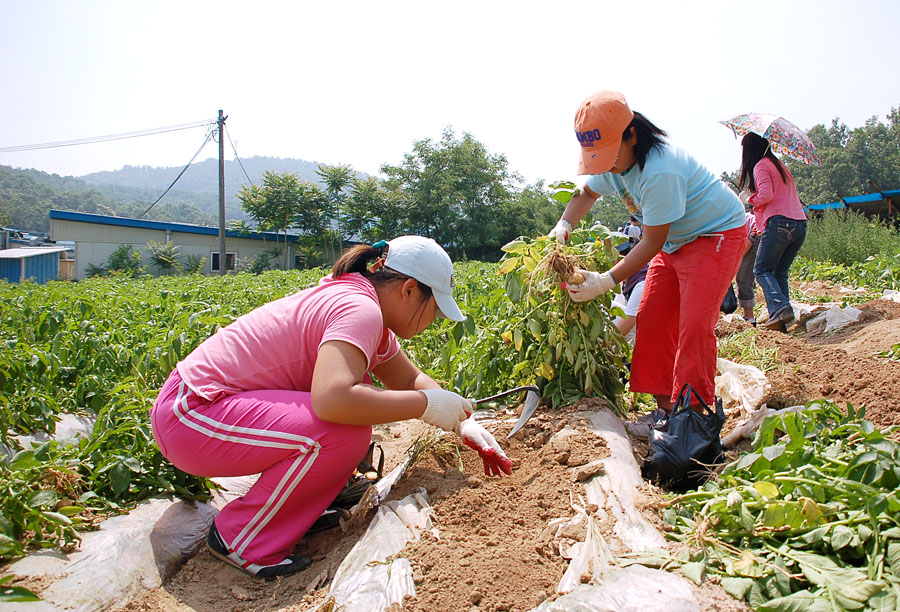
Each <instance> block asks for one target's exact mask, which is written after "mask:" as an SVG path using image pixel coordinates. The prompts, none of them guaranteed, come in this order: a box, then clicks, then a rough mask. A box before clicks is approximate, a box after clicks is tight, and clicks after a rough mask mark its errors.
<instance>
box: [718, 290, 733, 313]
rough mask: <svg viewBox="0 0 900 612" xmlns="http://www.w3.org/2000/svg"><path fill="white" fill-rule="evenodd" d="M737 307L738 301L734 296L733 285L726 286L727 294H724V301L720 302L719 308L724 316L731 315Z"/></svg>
mask: <svg viewBox="0 0 900 612" xmlns="http://www.w3.org/2000/svg"><path fill="white" fill-rule="evenodd" d="M737 307H738V299H737V296H736V295H735V294H734V283H732V284H730V285H728V293H726V294H725V299H724V300H722V306H721V307H720V308H719V310H721V311H722V312H724V313H725V314H731V313H732V312H734V311H735V310H737Z"/></svg>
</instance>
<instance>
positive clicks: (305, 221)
mask: <svg viewBox="0 0 900 612" xmlns="http://www.w3.org/2000/svg"><path fill="white" fill-rule="evenodd" d="M332 213H333V211H332V208H331V204H330V202H329V199H328V196H327V195H326V194H325V192H324V191H323V190H322V188H321V187H319V186H318V185H317V184H315V183H313V182H311V181H301V182H300V193H299V206H298V208H297V210H296V212H295V214H294V218H293V219H292V220H291V227H293V228H294V229H296V230H297V231H298V233H299V234H300V239H299V242H300V244H299V245H298V250H301V251H302V250H303V249H304V248H305V247H314V248H320V249H321V251H322V253H326V254H327V253H328V252H329V245H333V244H336V243H337V242H338V239H337V236H335V235H334V234H333V233H329V231H332V230H329V227H330V222H331V219H332ZM330 250H331V253H332V255H331V256H333V248H332V249H330ZM306 259H308V258H306ZM309 261H310V262H311V263H310V265H318V264H317V263H312V260H311V259H309Z"/></svg>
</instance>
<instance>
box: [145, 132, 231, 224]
mask: <svg viewBox="0 0 900 612" xmlns="http://www.w3.org/2000/svg"><path fill="white" fill-rule="evenodd" d="M214 133H215V131H214V130H210V131H209V133H208V134H207V135H206V140H204V141H203V144H202V145H200V148H199V149H197V152H196V153H194V156H193V157H192V158H191V161H189V162H188V163H187V165H185V167H184V168H182V169H181V172H179V173H178V176H176V177H175V180H174V181H172V184H171V185H169V186H168V187H166V190H165V191H163V192H162V194H161V195H160V196H159V197H158V198H156V200H155V201H154V202H153V204H151V205H150V206H149V207H148V208H147V210H145V211H144V213H143V214H142V215H141V216H142V217H145V216H146V215H147V213H148V212H150V209H152V208H153V207H154V206H156V204H157V203H158V202H159V201H160V200H162V199H163V196H165V195H166V194H167V193H169V190H170V189H171V188H172V187H174V186H175V183H177V182H178V179H180V178H181V175H182V174H184V173H185V172H186V171H187V169H188V168H189V167H190V166H191V164H193V163H194V160H195V159H197V156H198V155H200V151H202V150H203V147H205V146H206V143H208V142H209V141H210V140H211V139H212V137H213V134H214Z"/></svg>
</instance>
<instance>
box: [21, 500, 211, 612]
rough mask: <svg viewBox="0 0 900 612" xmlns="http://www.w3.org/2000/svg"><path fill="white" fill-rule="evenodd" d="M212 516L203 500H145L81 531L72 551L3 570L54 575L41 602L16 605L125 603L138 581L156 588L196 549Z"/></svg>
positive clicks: (83, 608) (85, 611)
mask: <svg viewBox="0 0 900 612" xmlns="http://www.w3.org/2000/svg"><path fill="white" fill-rule="evenodd" d="M214 516H215V509H213V508H212V507H211V506H210V505H208V504H201V503H198V504H191V503H190V502H181V501H178V502H172V501H171V500H168V499H159V498H156V499H150V500H147V501H145V502H142V503H141V504H139V505H138V506H137V508H135V509H134V510H133V511H132V512H131V513H129V514H124V515H121V516H114V517H112V518H110V519H107V520H105V521H103V523H101V524H100V529H99V530H98V531H94V532H89V533H86V534H84V536H83V539H82V542H81V549H80V550H79V551H77V552H74V553H71V554H68V555H55V556H49V555H47V556H40V555H30V556H28V557H25V558H24V559H21V560H19V561H17V562H15V563H13V564H12V565H10V566H9V567H8V568H7V569H8V571H9V572H11V573H14V574H16V575H18V576H28V577H34V578H37V577H44V578H49V577H58V578H57V579H56V580H54V581H53V583H52V584H51V585H50V586H49V587H47V588H46V589H45V590H44V591H43V593H42V594H41V596H42V597H43V599H44V601H42V602H35V603H28V604H22V605H27V606H28V607H27V608H22V610H28V611H29V612H50V611H56V610H65V611H66V612H99V611H101V610H106V609H108V608H110V607H112V606H113V605H122V604H123V603H125V602H127V601H128V600H129V599H130V598H131V597H133V596H134V595H135V594H136V593H137V592H138V590H139V589H140V588H141V586H142V585H143V586H144V587H146V588H151V589H152V588H157V587H159V585H160V584H162V582H163V581H164V580H165V579H166V578H168V577H169V576H171V575H172V574H174V573H175V571H176V570H177V568H178V567H179V566H180V565H181V563H182V562H183V561H184V559H185V558H187V557H189V556H190V555H192V554H194V553H196V551H197V550H198V549H199V547H200V544H201V543H202V541H203V537H204V536H205V534H206V532H207V531H208V530H209V525H210V523H211V522H212V520H213V517H214ZM38 604H40V605H38ZM10 609H11V608H10ZM4 610H6V608H4Z"/></svg>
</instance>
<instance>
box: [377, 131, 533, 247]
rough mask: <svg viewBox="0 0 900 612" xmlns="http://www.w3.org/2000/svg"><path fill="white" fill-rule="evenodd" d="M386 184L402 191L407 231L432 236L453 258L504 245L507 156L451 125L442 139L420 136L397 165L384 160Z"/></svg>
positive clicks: (508, 181) (508, 185) (509, 179)
mask: <svg viewBox="0 0 900 612" xmlns="http://www.w3.org/2000/svg"><path fill="white" fill-rule="evenodd" d="M381 171H382V172H383V173H384V174H386V175H387V176H388V179H387V181H386V182H387V185H386V188H387V189H388V190H389V191H396V192H398V193H399V194H400V196H401V198H402V201H403V207H404V210H405V223H404V225H405V226H406V231H407V232H409V233H414V234H420V235H423V236H429V237H431V238H434V239H435V240H436V241H437V242H438V243H440V244H442V245H443V246H444V247H445V248H446V249H447V251H448V252H449V253H450V255H451V256H453V257H459V256H465V257H469V258H478V257H481V256H483V255H484V254H485V253H497V252H498V251H499V248H500V247H501V246H502V244H503V240H502V239H501V237H500V236H499V235H498V233H497V231H496V228H497V219H498V215H499V214H502V210H501V209H502V205H503V204H504V203H506V202H508V201H509V199H510V196H511V190H512V187H513V185H512V182H513V180H516V179H518V177H517V176H514V175H510V173H509V172H508V170H507V162H506V157H505V156H503V155H491V154H489V153H488V151H487V149H486V148H485V146H484V145H483V144H481V143H480V142H478V141H477V140H475V139H474V138H472V136H471V135H470V134H468V133H464V134H463V135H462V137H461V138H459V139H457V138H456V136H455V135H454V133H453V130H452V129H451V128H449V127H448V128H446V129H445V130H444V133H443V136H442V137H441V140H440V142H434V141H432V140H431V139H426V140H420V141H418V142H416V143H415V144H414V145H413V151H412V153H407V154H405V155H404V160H403V163H401V164H400V165H399V166H391V165H388V164H385V165H383V166H382V167H381Z"/></svg>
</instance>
